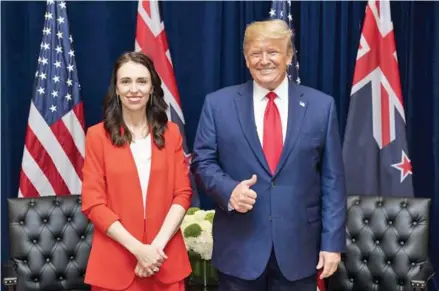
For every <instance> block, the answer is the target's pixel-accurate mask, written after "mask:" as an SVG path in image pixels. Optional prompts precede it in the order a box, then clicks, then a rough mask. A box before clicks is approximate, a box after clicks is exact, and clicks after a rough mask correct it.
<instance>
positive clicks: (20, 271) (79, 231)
mask: <svg viewBox="0 0 439 291" xmlns="http://www.w3.org/2000/svg"><path fill="white" fill-rule="evenodd" d="M8 214H9V234H10V257H11V259H12V261H13V265H14V268H15V271H16V275H17V282H16V284H17V285H16V290H18V291H34V290H35V291H36V290H38V291H61V290H71V291H73V290H75V291H79V290H89V287H88V286H87V285H85V284H84V274H85V270H86V266H87V261H88V256H89V253H90V246H91V240H92V234H93V225H92V224H91V223H89V221H88V220H87V218H86V217H85V216H84V215H83V214H82V213H81V196H79V195H69V196H51V197H39V198H35V199H33V198H14V199H9V200H8Z"/></svg>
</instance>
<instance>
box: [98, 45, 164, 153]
mask: <svg viewBox="0 0 439 291" xmlns="http://www.w3.org/2000/svg"><path fill="white" fill-rule="evenodd" d="M128 62H133V63H137V64H141V65H143V66H145V67H146V68H147V69H148V71H149V72H150V74H151V84H152V93H151V95H150V97H149V100H148V103H147V104H146V112H145V114H146V116H147V118H148V126H149V128H150V129H151V134H152V138H153V139H154V143H155V144H156V146H157V147H158V148H160V149H162V148H163V147H164V146H165V138H164V132H165V129H166V125H167V122H168V116H167V115H166V110H167V108H168V104H167V103H166V101H165V99H164V93H163V89H162V87H161V84H162V81H161V80H160V77H159V75H158V73H157V71H156V70H155V68H154V64H153V62H152V60H151V59H150V58H149V57H148V56H146V55H145V54H143V53H141V52H129V53H124V54H123V55H121V56H120V57H119V59H118V60H117V61H116V63H115V64H114V67H113V71H112V74H111V80H110V86H109V88H108V93H107V97H106V98H105V102H104V128H105V130H106V132H107V133H108V135H109V136H110V138H111V142H112V143H113V145H115V146H118V147H121V146H124V145H125V144H126V143H131V141H132V139H133V137H132V135H131V132H130V131H129V129H128V127H127V126H126V124H125V121H124V120H123V117H122V105H121V104H120V100H119V97H118V96H117V93H116V84H117V72H118V70H119V68H120V67H121V66H122V65H123V64H125V63H128Z"/></svg>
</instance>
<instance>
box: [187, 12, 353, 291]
mask: <svg viewBox="0 0 439 291" xmlns="http://www.w3.org/2000/svg"><path fill="white" fill-rule="evenodd" d="M244 55H245V60H246V64H247V67H248V69H249V70H250V73H251V75H252V77H253V80H252V81H250V82H247V83H244V84H241V85H237V86H231V87H227V88H223V89H221V90H218V91H216V92H214V93H211V94H209V95H208V96H207V97H206V100H205V103H204V106H203V110H202V113H201V118H200V122H199V125H198V130H197V134H196V138H195V142H194V150H193V154H194V155H193V160H192V170H193V173H194V174H195V177H196V179H197V181H198V183H199V185H200V186H201V187H202V188H203V190H204V191H205V192H206V193H207V194H208V195H209V196H210V197H212V198H213V199H214V200H215V202H216V206H217V207H216V208H217V211H216V214H215V219H214V225H213V236H214V248H213V257H212V262H213V265H214V267H215V268H217V270H218V272H219V287H220V290H221V291H231V290H240V291H241V290H242V291H243V290H246V291H247V290H248V291H259V290H260V291H265V290H273V291H281V290H282V291H283V290H289V291H315V290H316V279H317V277H316V273H317V270H318V269H322V275H321V277H323V278H325V277H328V276H330V275H332V274H333V273H334V272H335V271H336V269H337V265H338V263H339V261H340V253H341V252H343V251H344V249H345V216H346V194H345V181H344V169H343V164H342V154H341V141H340V137H339V132H338V123H337V114H336V110H335V105H334V100H333V98H332V97H330V96H328V95H326V94H324V93H322V92H319V91H317V90H314V89H311V88H308V87H305V86H300V85H295V84H293V83H292V82H290V81H289V80H288V77H287V74H286V70H287V66H288V64H289V63H290V62H291V60H292V56H293V49H292V42H291V31H290V30H289V28H288V26H287V25H286V23H285V22H284V21H282V20H269V21H262V22H255V23H252V24H251V25H249V26H248V27H247V29H246V32H245V36H244ZM328 77H330V76H328Z"/></svg>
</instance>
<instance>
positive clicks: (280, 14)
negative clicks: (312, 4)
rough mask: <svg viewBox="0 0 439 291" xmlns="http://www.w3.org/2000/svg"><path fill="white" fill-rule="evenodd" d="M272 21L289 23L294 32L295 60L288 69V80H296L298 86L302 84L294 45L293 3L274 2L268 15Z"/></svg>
mask: <svg viewBox="0 0 439 291" xmlns="http://www.w3.org/2000/svg"><path fill="white" fill-rule="evenodd" d="M268 14H269V17H270V18H271V19H283V20H284V21H285V22H287V23H288V26H289V27H290V29H291V32H292V35H293V37H292V43H293V52H294V55H293V60H292V62H291V64H290V65H289V67H288V78H289V79H290V80H294V81H295V82H296V83H297V84H300V77H299V60H298V56H297V53H298V51H297V50H296V46H295V45H294V27H293V16H292V14H291V1H290V0H288V1H285V0H274V1H273V2H272V5H271V9H270V12H269V13H268Z"/></svg>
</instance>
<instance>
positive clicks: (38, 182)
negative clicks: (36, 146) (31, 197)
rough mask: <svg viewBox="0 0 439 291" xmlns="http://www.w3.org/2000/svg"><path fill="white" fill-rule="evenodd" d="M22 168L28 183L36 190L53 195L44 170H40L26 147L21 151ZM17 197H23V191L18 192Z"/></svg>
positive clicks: (41, 193)
mask: <svg viewBox="0 0 439 291" xmlns="http://www.w3.org/2000/svg"><path fill="white" fill-rule="evenodd" d="M22 169H23V172H24V174H26V176H27V178H28V179H29V181H30V183H32V185H33V186H34V188H35V189H36V190H37V192H38V193H39V194H40V195H43V196H53V195H55V190H53V187H52V185H51V184H50V181H49V180H48V179H47V177H46V175H45V174H44V172H43V171H42V170H41V168H40V166H38V164H37V162H35V160H34V158H33V157H32V155H31V154H30V153H29V151H28V150H27V147H26V146H25V147H24V151H23V162H22ZM18 196H19V197H23V193H21V190H20V192H19V193H18Z"/></svg>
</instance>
